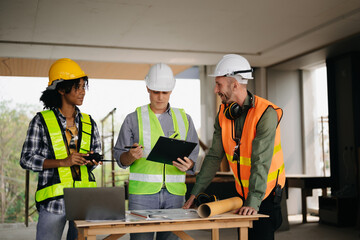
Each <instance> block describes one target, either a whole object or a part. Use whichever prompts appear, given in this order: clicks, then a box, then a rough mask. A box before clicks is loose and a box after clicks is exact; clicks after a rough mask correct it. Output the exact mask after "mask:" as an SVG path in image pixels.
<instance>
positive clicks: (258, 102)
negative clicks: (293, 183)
mask: <svg viewBox="0 0 360 240" xmlns="http://www.w3.org/2000/svg"><path fill="white" fill-rule="evenodd" d="M254 98H255V105H254V107H252V108H250V109H249V111H248V113H247V116H246V119H245V122H244V126H243V130H242V135H241V139H240V159H239V160H238V161H236V160H234V161H233V155H234V149H235V146H236V142H235V141H234V140H233V138H232V131H233V130H232V122H231V120H229V119H227V118H226V117H225V115H224V113H223V112H224V104H222V105H221V108H220V112H219V124H220V127H221V132H222V142H223V147H224V151H225V154H226V157H227V160H228V162H229V165H230V167H231V169H232V172H233V174H234V177H235V185H236V190H237V192H238V193H239V194H240V196H243V197H244V198H245V199H246V198H247V195H248V192H249V178H250V170H251V153H252V142H253V140H254V138H255V137H256V126H257V124H258V122H259V120H260V119H261V117H262V115H263V114H264V112H265V111H266V109H268V108H269V107H272V108H273V109H275V111H276V112H277V115H278V126H277V128H276V134H275V142H274V152H273V157H272V160H271V165H270V169H269V173H268V176H267V187H266V192H265V195H264V198H263V199H265V198H266V197H267V196H268V195H269V194H270V193H271V191H272V190H273V188H274V187H275V185H276V181H277V182H278V184H280V185H281V187H284V185H285V166H284V159H283V152H282V149H281V140H280V126H279V123H280V120H281V117H282V109H281V108H279V107H278V106H276V105H275V104H273V103H271V102H269V101H268V100H266V99H263V98H260V97H258V96H254ZM238 166H240V177H241V179H239V177H238ZM240 181H241V183H240ZM241 184H242V187H241ZM242 189H243V190H242ZM243 191H244V192H243Z"/></svg>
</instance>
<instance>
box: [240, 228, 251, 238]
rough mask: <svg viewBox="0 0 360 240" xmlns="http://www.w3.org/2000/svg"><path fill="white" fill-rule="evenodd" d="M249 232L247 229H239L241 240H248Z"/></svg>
mask: <svg viewBox="0 0 360 240" xmlns="http://www.w3.org/2000/svg"><path fill="white" fill-rule="evenodd" d="M248 231H249V229H248V228H247V227H240V228H239V240H247V239H248Z"/></svg>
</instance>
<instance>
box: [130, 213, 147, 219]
mask: <svg viewBox="0 0 360 240" xmlns="http://www.w3.org/2000/svg"><path fill="white" fill-rule="evenodd" d="M130 214H132V215H134V216H137V217H142V218H148V216H144V215H141V214H139V213H135V212H130Z"/></svg>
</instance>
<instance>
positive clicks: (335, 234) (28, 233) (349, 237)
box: [0, 215, 360, 240]
mask: <svg viewBox="0 0 360 240" xmlns="http://www.w3.org/2000/svg"><path fill="white" fill-rule="evenodd" d="M301 219H302V216H301V215H294V216H289V224H290V230H288V231H278V232H276V233H275V239H276V240H289V239H291V240H298V239H306V240H312V239H316V240H318V239H326V240H339V239H341V240H355V239H357V240H359V239H360V231H359V230H357V229H355V228H354V227H352V228H345V227H342V228H340V227H334V226H330V225H325V224H320V223H318V218H317V217H312V216H308V221H309V222H308V223H306V224H302V223H301ZM187 233H188V234H189V235H190V236H191V237H193V238H194V239H196V240H205V239H210V237H211V232H210V231H209V230H199V231H187ZM35 234H36V223H30V224H29V227H25V225H24V224H22V223H14V224H0V240H10V239H11V240H14V239H16V240H30V239H35ZM104 237H105V236H98V237H97V239H103V238H104ZM62 239H66V238H65V237H63V238H62ZM128 239H129V236H128V235H125V236H124V237H122V238H121V240H128ZM220 239H226V240H228V239H229V240H230V239H237V230H236V229H223V230H220Z"/></svg>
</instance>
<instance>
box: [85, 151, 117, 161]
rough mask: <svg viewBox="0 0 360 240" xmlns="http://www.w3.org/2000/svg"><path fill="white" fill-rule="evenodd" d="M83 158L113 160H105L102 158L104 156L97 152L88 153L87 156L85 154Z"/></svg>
mask: <svg viewBox="0 0 360 240" xmlns="http://www.w3.org/2000/svg"><path fill="white" fill-rule="evenodd" d="M84 158H85V159H86V160H89V161H91V160H93V159H94V160H95V161H96V162H100V161H102V162H115V161H114V160H105V159H103V158H104V156H103V155H100V154H99V153H89V156H85V157H84Z"/></svg>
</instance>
